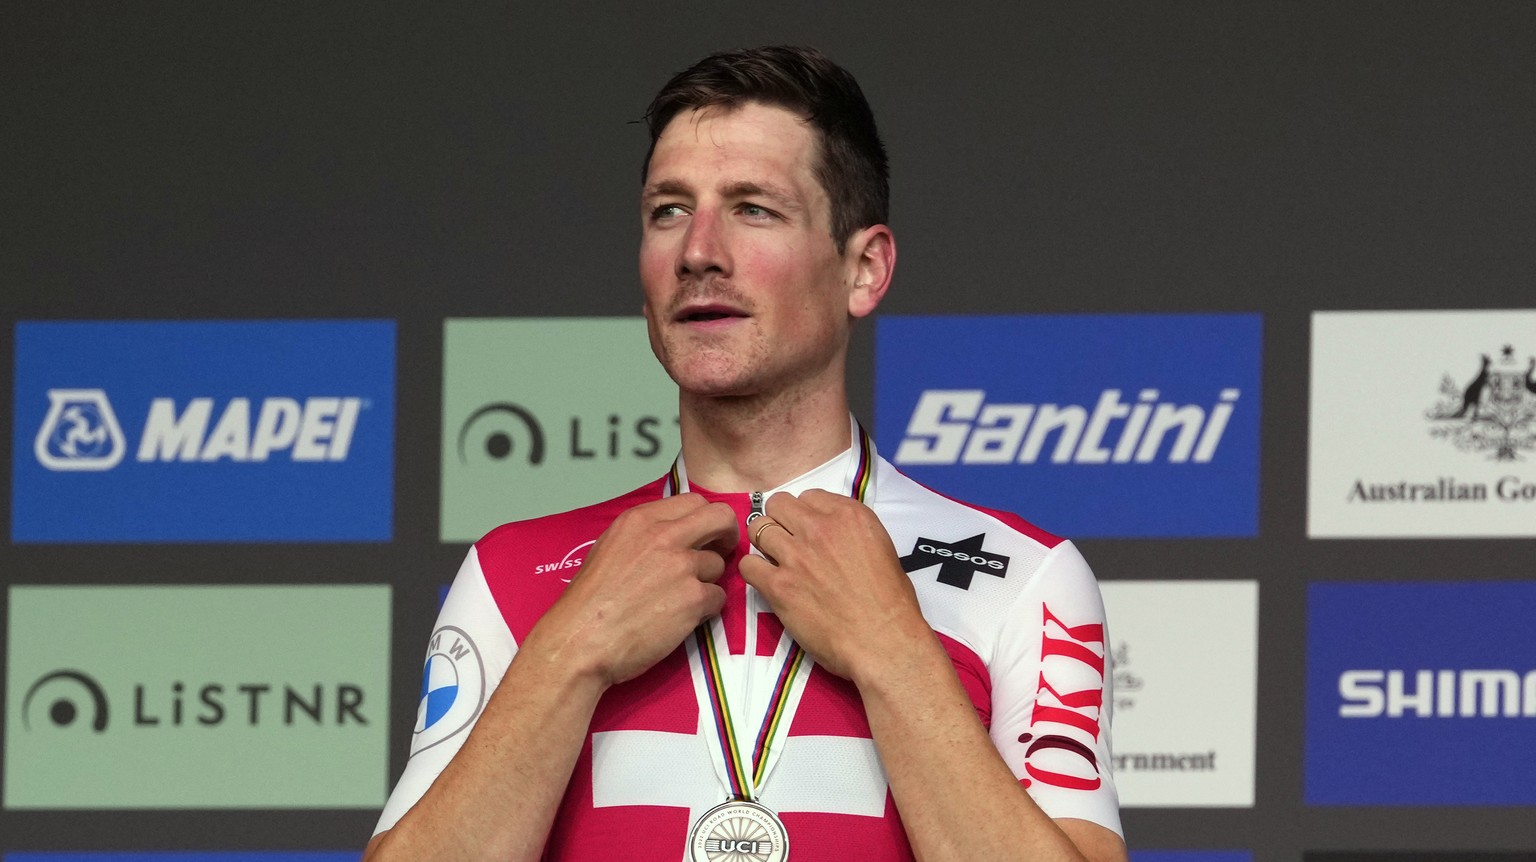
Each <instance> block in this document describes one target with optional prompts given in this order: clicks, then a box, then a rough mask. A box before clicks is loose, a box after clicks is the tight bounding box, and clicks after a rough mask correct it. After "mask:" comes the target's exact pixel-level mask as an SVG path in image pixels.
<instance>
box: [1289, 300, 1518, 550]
mask: <svg viewBox="0 0 1536 862" xmlns="http://www.w3.org/2000/svg"><path fill="white" fill-rule="evenodd" d="M1407 344H1413V345H1422V347H1420V348H1419V349H1416V350H1411V351H1405V350H1403V349H1402V348H1403V345H1407ZM1387 356H1390V357H1392V361H1390V362H1382V361H1380V360H1381V358H1382V357H1387ZM1366 369H1369V372H1368V373H1367V374H1365V375H1364V376H1362V374H1361V372H1362V371H1364V370H1366ZM1367 381H1368V382H1367ZM1362 384H1364V385H1362ZM1311 422H1312V433H1311V440H1312V447H1311V460H1310V462H1309V463H1310V470H1309V481H1308V495H1307V501H1308V508H1307V532H1308V534H1309V535H1312V536H1316V537H1320V538H1349V537H1372V536H1382V537H1386V536H1416V537H1421V538H1422V537H1428V536H1447V537H1452V536H1526V537H1529V536H1536V469H1533V468H1532V467H1531V464H1532V462H1533V459H1536V311H1480V312H1473V311H1463V312H1431V311H1414V312H1408V311H1397V312H1331V313H1318V314H1315V315H1313V317H1312V413H1311Z"/></svg>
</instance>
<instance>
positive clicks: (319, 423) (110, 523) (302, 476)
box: [11, 321, 395, 542]
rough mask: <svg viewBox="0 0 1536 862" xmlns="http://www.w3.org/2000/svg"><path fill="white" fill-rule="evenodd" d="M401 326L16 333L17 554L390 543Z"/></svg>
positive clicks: (159, 325) (68, 327)
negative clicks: (29, 550)
mask: <svg viewBox="0 0 1536 862" xmlns="http://www.w3.org/2000/svg"><path fill="white" fill-rule="evenodd" d="M394 340H395V334H394V324H393V323H390V322H385V321H260V322H191V321H189V322H179V323H163V322H139V321H122V322H97V323H91V322H84V323H82V322H23V323H18V324H17V325H16V365H15V374H16V377H15V386H14V387H13V392H14V398H15V401H14V404H13V425H12V427H14V428H15V429H17V434H16V435H15V436H14V438H13V445H12V461H11V465H12V477H13V485H12V508H11V518H12V521H11V536H12V539H13V540H14V541H18V542H159V541H163V542H185V541H194V542H207V541H214V542H217V541H257V542H260V541H382V540H387V539H388V538H390V535H391V533H392V531H393V515H394V500H393V487H394V386H395V381H394Z"/></svg>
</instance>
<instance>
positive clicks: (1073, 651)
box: [375, 445, 1121, 862]
mask: <svg viewBox="0 0 1536 862" xmlns="http://www.w3.org/2000/svg"><path fill="white" fill-rule="evenodd" d="M871 460H872V463H873V470H872V471H869V472H870V480H869V485H868V487H867V489H866V492H865V495H864V500H865V503H866V504H867V505H869V506H870V507H871V508H872V509H873V510H874V511H875V513H876V514H877V515H878V516H879V518H880V520H881V522H882V523H883V524H884V525H885V528H886V530H887V531H888V532H889V533H890V536H891V540H892V542H893V543H894V544H895V546H896V549H897V553H898V554H901V555H902V557H901V561H902V568H903V569H904V570H906V572H907V574H908V576H909V577H910V578H911V579H912V584H913V586H914V587H915V589H916V591H917V597H918V601H919V603H920V604H921V606H922V610H923V615H924V617H925V618H926V619H927V621H928V624H929V625H930V626H931V627H932V628H933V630H934V632H935V633H936V634H937V635H938V637H939V639H940V641H941V642H942V644H943V645H944V648H945V649H946V650H947V651H948V653H949V656H950V660H951V661H952V662H953V664H954V668H955V672H956V674H957V675H958V676H959V678H960V682H961V684H962V685H963V686H964V688H965V691H966V693H967V694H968V695H969V696H970V699H971V702H972V703H973V704H974V705H975V708H976V713H977V715H978V716H979V717H980V719H981V721H982V723H983V724H984V725H985V726H986V727H987V729H988V731H989V733H990V736H991V739H992V743H993V745H995V746H996V747H997V750H998V752H999V753H1000V754H1001V755H1002V758H1003V760H1004V761H1005V762H1006V763H1007V764H1008V767H1009V768H1010V769H1011V770H1012V771H1013V774H1014V775H1015V776H1017V777H1018V779H1019V782H1020V783H1021V784H1023V785H1024V787H1025V788H1026V789H1027V790H1028V792H1029V794H1030V795H1031V796H1032V797H1033V798H1034V800H1035V802H1036V803H1037V804H1039V806H1040V807H1041V808H1042V809H1043V810H1044V811H1045V812H1046V813H1047V814H1048V815H1050V816H1051V817H1054V818H1064V817H1072V818H1078V819H1082V820H1089V821H1092V822H1094V823H1098V824H1100V825H1102V826H1105V827H1107V828H1109V829H1111V830H1113V831H1115V832H1116V833H1120V832H1121V828H1120V818H1119V806H1118V800H1117V797H1116V794H1115V788H1114V783H1113V781H1112V778H1111V776H1110V771H1109V763H1110V757H1109V725H1110V704H1111V703H1112V702H1113V698H1112V697H1111V693H1110V681H1111V679H1112V677H1113V673H1112V670H1111V668H1110V667H1109V662H1110V656H1109V654H1108V650H1106V648H1105V645H1106V643H1107V642H1108V640H1107V632H1106V630H1105V623H1104V607H1103V603H1102V601H1101V599H1100V597H1099V590H1098V585H1097V584H1096V583H1095V582H1094V578H1093V573H1092V572H1091V571H1090V570H1089V569H1088V566H1087V564H1086V563H1085V562H1084V561H1083V558H1082V556H1081V555H1080V554H1079V553H1078V552H1077V550H1076V549H1075V548H1074V547H1073V546H1072V544H1071V543H1070V542H1067V541H1064V540H1062V539H1059V538H1057V537H1055V536H1052V535H1050V534H1048V533H1045V532H1043V531H1041V530H1040V529H1038V528H1036V527H1034V526H1032V525H1030V524H1029V523H1027V522H1025V521H1023V520H1022V519H1020V518H1018V517H1016V516H1014V515H1011V514H1007V513H1004V512H995V511H990V510H986V509H979V508H976V507H974V506H969V505H966V504H964V503H959V502H956V501H953V500H950V499H948V498H946V497H944V496H942V495H940V494H937V493H935V492H933V491H931V490H929V489H927V488H924V487H922V486H921V485H918V484H917V483H916V482H913V481H912V480H910V479H908V478H907V477H906V476H903V475H902V474H901V473H899V472H897V470H896V469H895V468H894V467H892V466H891V465H890V464H889V463H887V462H886V461H884V460H883V459H879V458H878V457H876V456H872V459H871ZM857 461H859V446H857V445H855V446H854V447H853V448H852V449H850V450H849V452H846V453H844V454H843V455H841V456H839V457H837V458H835V459H833V460H832V461H829V462H828V463H826V464H824V465H822V466H821V467H818V468H816V469H815V470H812V471H811V472H809V473H807V474H805V475H804V476H801V477H800V478H798V479H796V480H794V481H792V482H789V483H787V484H786V485H784V486H782V487H780V488H777V489H773V491H769V492H765V494H766V495H771V494H773V493H780V492H786V493H793V494H798V493H801V492H803V491H806V490H808V489H810V488H823V489H825V490H829V491H835V492H838V493H843V494H848V493H849V490H850V479H851V478H852V477H853V476H854V474H855V471H856V470H857V466H858V465H857V463H856V462H857ZM684 487H685V488H686V485H685V486H684ZM667 490H668V480H667V479H666V478H665V477H664V478H662V479H658V480H657V481H655V482H652V483H650V484H648V485H646V486H644V487H641V488H638V489H636V490H634V491H631V492H630V493H628V494H625V495H624V496H622V497H618V498H616V499H613V500H609V501H608V502H605V503H599V504H597V505H595V506H589V507H586V508H583V509H577V510H575V511H572V512H565V513H562V514H558V515H550V516H548V517H544V518H538V519H534V520H531V521H523V522H519V523H514V524H507V525H505V526H502V527H499V528H497V529H496V530H493V531H492V532H491V533H490V534H488V535H487V536H486V537H485V538H483V539H481V540H480V541H479V542H478V543H476V544H475V546H474V547H473V548H472V549H471V550H470V552H469V555H468V557H467V558H466V559H465V561H464V565H463V567H462V568H461V569H460V570H459V574H458V577H457V579H456V580H455V581H454V584H453V588H452V590H450V592H449V594H448V598H447V600H446V602H445V604H444V606H443V610H442V613H441V614H440V616H439V617H438V622H437V627H436V629H435V630H434V632H433V634H432V638H431V642H430V645H429V647H428V650H427V660H426V664H425V667H424V670H423V681H422V691H421V702H420V707H419V709H418V713H417V716H416V726H415V732H414V736H413V739H412V745H411V757H410V761H409V762H408V763H407V764H406V768H405V773H404V774H403V775H402V776H401V778H400V782H399V784H397V785H396V786H395V789H394V792H393V793H392V794H391V795H390V798H389V801H388V803H387V804H386V805H385V808H384V813H383V816H382V817H381V818H380V820H379V824H378V827H377V829H376V830H375V832H376V833H377V832H382V831H384V830H386V829H389V828H390V827H392V826H394V825H395V823H396V822H397V821H398V820H399V819H400V817H401V816H403V815H404V814H405V812H406V811H407V810H409V809H410V807H411V806H412V805H414V804H415V803H416V801H417V800H418V799H420V798H421V796H422V795H423V794H424V793H425V792H426V790H427V788H428V787H429V786H430V785H431V783H432V781H433V780H434V779H435V778H436V777H437V775H438V774H439V773H440V772H441V771H442V770H443V768H444V767H445V766H446V765H447V763H448V761H449V760H450V759H451V758H452V757H453V756H454V754H455V753H456V752H457V751H458V750H459V748H460V746H461V745H463V742H464V739H465V737H466V736H468V734H469V730H470V728H471V727H472V726H473V725H474V722H475V719H476V718H478V716H479V714H480V711H481V709H482V708H483V707H484V705H485V703H486V700H487V699H488V698H489V696H490V694H491V690H492V689H493V688H494V687H495V686H496V685H497V683H498V682H499V681H500V679H501V677H502V675H503V673H504V672H505V671H506V669H507V667H508V665H510V664H511V662H512V658H513V656H514V655H515V654H516V652H517V648H518V644H519V643H520V642H521V641H522V640H523V639H524V638H525V637H526V636H527V634H528V632H529V630H530V629H531V628H532V627H533V625H534V623H535V622H537V621H538V619H539V617H540V616H541V615H542V614H543V613H544V612H545V610H547V609H548V608H549V606H550V605H551V604H553V603H554V601H555V600H556V599H558V598H559V597H560V594H561V592H562V591H563V590H564V589H565V586H566V584H567V583H568V582H569V580H570V578H571V576H572V575H573V574H575V573H576V572H578V571H579V570H580V566H581V564H582V562H583V560H584V559H585V557H586V554H587V552H588V550H590V549H591V547H592V545H593V543H594V542H595V541H596V539H597V537H598V536H599V535H600V534H601V533H602V532H603V531H604V530H605V529H606V528H607V527H608V525H609V524H611V523H612V522H613V519H614V518H615V517H616V516H617V515H618V514H619V513H620V512H623V511H624V510H626V509H628V508H630V507H632V506H636V505H639V504H641V503H644V502H647V501H651V500H656V499H658V498H660V497H661V496H662V495H663V494H664V493H666V492H667ZM688 490H692V491H693V492H695V493H700V494H703V495H704V496H705V497H707V498H709V499H710V500H718V501H723V502H726V503H728V504H730V505H731V506H732V507H733V508H734V509H735V510H736V512H737V515H738V517H739V519H740V521H741V524H742V532H741V542H740V544H739V545H738V546H737V551H736V553H735V555H734V556H733V557H732V558H731V559H730V560H729V561H728V563H727V566H726V573H725V575H724V576H723V577H722V578H721V580H720V584H721V586H723V587H724V588H725V591H726V604H725V609H724V610H723V612H722V613H721V615H720V617H719V618H717V619H715V620H713V621H712V622H711V626H712V632H713V636H714V640H715V643H716V644H717V647H716V649H717V651H718V653H719V660H720V667H721V676H722V679H723V684H724V687H725V690H726V694H727V696H728V699H729V702H730V704H731V713H732V717H733V719H734V720H735V721H736V723H737V728H736V736H737V737H738V738H740V739H747V740H750V739H753V738H754V737H755V736H756V735H757V731H758V727H757V724H758V723H759V722H760V721H761V720H762V717H763V715H764V712H765V710H766V709H767V707H768V705H769V701H770V700H771V698H772V695H773V690H774V682H775V679H776V674H777V673H778V671H779V669H780V667H781V666H782V663H783V659H784V656H785V654H786V652H787V650H788V647H789V638H788V637H787V636H786V635H785V633H784V627H783V625H782V624H781V623H780V622H779V620H778V619H777V618H776V617H775V616H774V615H773V612H772V609H771V608H770V607H769V606H768V605H767V603H766V602H765V601H764V600H763V598H762V597H761V596H760V595H758V594H757V592H756V590H753V589H752V588H751V587H748V586H747V585H746V583H745V582H744V581H743V580H742V579H741V576H740V574H739V573H738V570H737V566H738V564H739V562H740V559H741V556H742V555H743V554H745V553H749V552H755V551H751V550H749V544H748V536H747V531H746V526H745V521H746V517H747V515H748V513H749V510H750V502H749V495H747V494H716V493H713V492H710V491H708V490H705V489H702V488H698V487H693V488H691V489H688ZM700 661H701V659H700V655H699V650H698V647H697V646H696V644H695V639H694V638H692V637H690V638H688V639H686V641H685V642H684V643H682V644H679V645H678V648H677V649H676V650H674V651H673V652H672V653H671V654H670V655H669V656H667V657H666V658H665V659H663V660H662V661H661V662H660V663H658V664H657V665H656V666H655V667H653V668H651V669H650V670H649V671H647V672H646V673H645V674H642V675H641V676H639V677H637V678H636V679H634V680H631V681H629V682H627V683H624V684H621V685H618V686H614V687H613V688H611V689H609V690H608V691H607V693H605V694H604V695H603V697H602V699H601V701H600V702H599V703H598V706H597V710H596V713H595V715H594V716H593V718H592V724H591V727H590V729H589V731H588V735H587V739H586V742H585V743H584V744H583V746H582V750H581V754H580V756H579V757H578V759H577V761H576V766H575V770H574V773H573V774H572V776H571V780H570V784H569V786H568V787H567V789H566V793H565V798H564V800H563V802H562V803H561V806H560V809H559V812H558V813H557V814H556V817H555V822H554V825H553V827H552V829H551V831H550V835H549V840H548V843H547V845H546V850H545V858H547V859H550V860H599V859H602V860H606V859H612V858H620V857H621V858H624V859H631V860H657V862H678V860H686V859H687V841H688V833H689V828H690V826H691V825H692V823H693V822H694V821H695V820H697V819H698V817H699V816H700V815H701V814H702V813H704V812H705V811H707V810H708V809H710V808H712V807H714V806H715V805H718V804H720V803H721V802H723V801H725V800H726V798H727V797H728V796H729V793H728V791H727V789H726V788H727V786H728V785H727V779H726V773H725V766H724V764H723V758H722V757H721V755H720V753H719V748H718V744H717V743H718V731H717V730H716V725H715V720H714V714H713V712H712V710H711V707H710V700H709V697H708V694H707V691H706V689H705V688H704V685H705V683H704V677H703V672H702V668H701V665H700ZM808 664H810V671H809V673H806V672H805V671H803V670H802V672H801V674H800V676H799V677H798V681H799V682H798V685H797V687H796V688H795V690H793V692H792V695H791V699H790V702H789V709H791V710H792V715H791V717H790V718H789V719H788V721H789V727H788V730H787V732H786V733H785V735H783V736H782V737H780V738H779V740H780V741H779V744H778V745H776V746H775V747H773V748H772V749H771V751H770V754H769V759H768V767H767V773H766V778H765V780H764V782H763V785H762V788H761V791H760V801H761V802H762V803H763V804H764V805H766V806H768V807H769V808H771V809H773V810H774V811H776V812H778V814H779V816H780V817H781V818H782V819H783V821H784V824H785V826H786V828H787V829H788V832H789V839H790V846H791V848H792V852H793V858H794V859H795V860H796V862H821V860H844V859H849V858H855V859H861V860H887V859H891V860H896V859H903V860H906V859H911V858H912V851H911V848H910V847H909V846H908V843H907V839H906V835H905V833H904V832H903V830H902V825H901V820H900V816H899V814H898V812H897V811H896V807H895V805H894V803H893V802H892V798H891V794H890V790H889V788H888V786H887V780H886V776H885V771H884V769H883V768H882V766H881V763H880V757H879V754H878V752H877V751H876V748H875V745H874V741H873V739H872V738H871V734H870V729H869V724H868V721H867V720H866V718H865V715H864V710H863V708H862V705H861V703H860V700H859V695H858V691H857V690H856V689H855V687H854V686H853V685H852V684H851V683H849V682H848V681H846V680H843V679H841V678H839V677H836V676H834V675H832V674H830V673H828V672H826V671H825V670H823V669H822V668H820V667H817V666H815V665H814V663H813V662H808Z"/></svg>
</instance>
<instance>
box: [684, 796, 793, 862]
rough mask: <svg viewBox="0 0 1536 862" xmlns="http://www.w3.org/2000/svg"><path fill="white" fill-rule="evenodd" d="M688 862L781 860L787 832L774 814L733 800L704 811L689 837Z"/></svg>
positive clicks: (786, 852)
mask: <svg viewBox="0 0 1536 862" xmlns="http://www.w3.org/2000/svg"><path fill="white" fill-rule="evenodd" d="M688 858H689V860H690V862H784V860H786V859H788V858H789V832H788V831H786V830H785V829H784V823H783V821H781V820H779V817H778V815H777V814H774V813H773V812H772V811H769V810H768V809H767V808H764V807H763V806H761V805H759V804H757V803H756V802H747V801H746V800H743V799H733V800H731V801H730V802H727V803H725V804H723V805H716V806H715V807H714V808H711V809H709V810H708V811H706V812H704V816H703V817H700V818H699V822H697V823H695V824H693V832H692V833H691V834H689V836H688Z"/></svg>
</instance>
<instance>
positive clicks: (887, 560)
mask: <svg viewBox="0 0 1536 862" xmlns="http://www.w3.org/2000/svg"><path fill="white" fill-rule="evenodd" d="M764 513H765V515H766V517H768V518H770V519H772V521H774V522H777V525H775V524H772V523H770V524H767V525H763V522H762V521H761V520H759V521H755V522H753V524H752V525H751V526H750V527H749V528H748V529H749V530H750V531H751V535H752V536H753V537H754V539H755V540H756V544H757V548H758V550H760V551H762V552H763V553H764V554H765V555H766V556H767V557H769V558H771V560H772V562H770V561H769V560H768V559H761V558H758V557H752V556H748V557H744V558H743V559H742V561H741V576H742V578H744V579H745V580H746V582H747V583H749V584H751V585H752V586H753V587H755V588H756V589H757V590H758V592H760V593H762V594H763V595H764V596H765V597H766V598H767V599H768V603H769V604H770V605H772V606H773V610H774V612H775V613H777V614H778V616H779V619H780V620H782V621H783V623H784V628H785V629H787V630H788V631H789V633H790V634H791V635H792V636H793V637H794V638H795V640H796V641H797V642H799V643H800V645H801V646H803V647H805V650H806V651H807V652H809V653H810V654H811V657H812V658H814V659H815V660H816V663H817V664H818V665H820V666H822V667H824V668H826V669H827V670H829V671H831V672H832V673H835V674H837V675H838V676H841V677H843V678H845V679H850V680H853V681H854V682H855V683H858V682H859V681H860V679H861V677H862V675H863V674H865V673H868V672H871V671H874V670H876V669H878V668H879V667H880V666H881V664H883V663H888V662H890V661H892V660H899V659H898V657H899V656H900V655H901V654H903V652H904V651H905V650H907V649H909V648H910V647H912V646H913V645H914V643H916V644H919V645H921V647H920V648H922V647H926V648H928V649H932V648H933V647H934V646H935V645H936V644H934V643H932V641H933V633H932V631H931V630H930V629H929V628H928V624H927V623H926V622H924V621H923V616H922V611H921V609H920V608H919V607H918V604H917V595H916V593H915V592H913V590H912V582H911V581H910V580H908V578H907V575H906V573H905V572H903V571H902V570H901V562H900V560H899V559H898V557H897V556H896V548H895V547H894V546H893V545H892V544H891V537H890V535H889V534H888V533H886V531H885V527H884V526H883V525H882V524H881V523H880V519H879V518H877V517H875V513H874V512H873V511H871V510H870V509H869V507H867V506H865V505H864V504H863V503H860V502H858V501H857V500H853V499H850V498H848V497H844V496H841V495H839V494H833V493H829V492H827V491H822V490H810V491H806V492H805V493H804V494H801V495H800V496H799V497H798V498H797V497H794V496H792V495H790V494H782V493H781V494H775V495H774V496H773V497H771V498H769V500H768V504H767V506H766V507H765V508H764Z"/></svg>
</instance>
